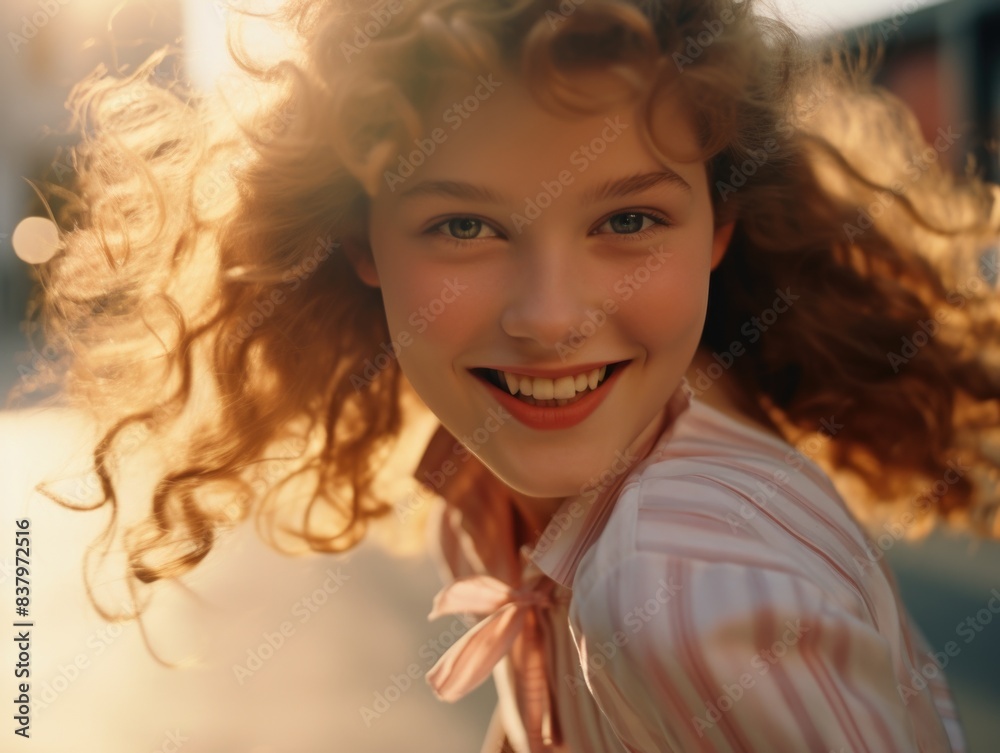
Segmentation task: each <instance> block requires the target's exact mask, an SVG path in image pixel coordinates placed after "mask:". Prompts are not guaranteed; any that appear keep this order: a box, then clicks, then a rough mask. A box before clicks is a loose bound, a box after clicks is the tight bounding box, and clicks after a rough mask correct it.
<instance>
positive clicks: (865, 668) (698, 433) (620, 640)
mask: <svg viewBox="0 0 1000 753" xmlns="http://www.w3.org/2000/svg"><path fill="white" fill-rule="evenodd" d="M664 426H665V427H666V428H665V429H664V431H663V432H662V434H661V435H660V436H659V437H658V438H656V440H655V442H654V443H652V444H651V445H650V446H648V447H647V448H643V450H644V451H645V453H644V454H641V455H640V457H641V460H639V461H638V462H635V463H634V464H633V465H632V466H631V467H630V468H629V470H628V471H627V472H625V473H623V474H621V475H620V476H619V477H618V478H616V479H615V481H614V482H613V484H610V485H609V486H608V487H607V488H606V489H604V490H603V491H602V492H601V493H600V494H594V493H591V494H590V495H588V496H580V497H574V498H571V499H568V500H566V501H565V503H564V504H563V506H562V507H561V508H560V511H559V513H557V514H556V516H555V517H553V519H552V521H551V522H550V523H549V525H548V527H547V528H546V529H545V531H544V532H543V534H542V536H541V537H540V539H538V541H537V542H536V543H535V545H534V548H529V547H527V546H522V547H521V548H520V549H519V548H518V541H519V539H518V536H517V531H518V528H517V517H516V510H515V507H514V505H513V503H512V502H511V501H510V500H509V499H506V498H505V497H504V496H503V495H499V494H497V493H496V492H495V491H492V492H491V491H490V490H491V489H492V490H495V488H496V487H495V485H493V484H489V483H483V482H478V483H477V478H478V479H480V480H483V479H485V478H486V477H485V476H483V475H482V474H488V471H486V470H485V469H484V468H483V467H482V466H481V465H480V464H479V463H478V461H476V460H475V459H474V458H473V460H472V461H469V462H467V463H465V464H464V466H463V467H462V469H461V471H460V472H459V473H457V474H455V475H453V476H452V477H451V478H450V479H449V480H448V482H447V484H446V485H444V486H443V487H442V488H439V489H437V490H436V491H437V493H438V494H440V495H442V497H443V498H444V500H445V504H442V505H440V506H439V507H438V509H437V513H438V515H437V519H436V521H435V522H434V525H435V527H436V530H437V531H438V533H439V541H438V545H439V549H438V551H437V554H438V561H439V565H440V566H441V568H442V572H443V573H444V575H445V578H446V581H448V582H449V585H447V586H446V587H445V588H444V589H443V590H442V592H441V593H439V594H438V596H437V597H436V599H435V602H434V610H433V612H432V615H431V616H432V617H434V618H436V617H438V616H440V615H443V614H447V613H469V614H475V615H478V616H480V617H482V619H481V620H480V621H479V622H478V623H477V624H476V625H475V626H474V627H473V628H472V629H470V630H469V631H468V632H467V633H466V634H465V635H464V636H463V637H462V638H461V639H460V640H459V641H458V642H456V643H455V645H453V646H452V647H451V648H450V649H449V650H448V651H447V652H446V653H445V654H444V655H443V656H442V657H441V658H440V659H439V661H438V663H437V664H436V665H435V666H434V667H433V669H432V670H431V671H430V672H429V673H428V675H427V680H428V682H429V683H430V684H431V686H432V687H433V688H434V690H435V692H436V693H437V694H438V696H439V697H441V698H442V699H445V700H455V699H457V698H460V697H461V696H463V695H464V694H465V693H467V692H468V691H469V690H471V689H472V688H474V687H476V686H477V685H478V684H479V683H480V682H482V681H483V680H484V679H485V678H487V677H488V676H489V675H490V674H491V673H492V675H493V678H494V682H495V684H496V688H497V693H498V696H499V704H498V707H497V713H496V714H495V715H494V720H493V723H492V724H491V725H490V731H489V732H488V733H487V740H486V741H485V742H484V744H483V748H482V750H483V753H487V752H489V753H501V751H503V750H513V751H516V753H538V752H539V751H572V752H573V753H612V752H614V753H622V751H629V752H630V753H667V752H668V751H675V752H677V753H701V752H704V753H709V752H712V753H723V752H729V751H734V752H735V751H755V752H759V753H793V752H794V753H801V752H802V751H812V752H815V753H859V752H862V751H867V752H869V753H903V752H906V753H911V752H916V751H919V752H920V753H932V752H933V753H938V752H940V753H948V752H950V753H961V752H962V751H964V750H965V744H964V740H963V735H962V731H961V727H960V725H959V722H958V719H957V717H956V714H955V709H954V706H953V704H952V701H951V697H950V694H949V692H948V688H947V685H946V683H945V681H944V678H943V675H942V673H941V672H940V671H937V668H936V666H935V665H933V660H932V659H931V657H930V656H929V654H928V652H929V650H930V649H929V648H928V646H927V645H926V642H925V640H924V639H923V637H922V636H921V635H920V633H919V631H918V630H917V629H916V627H915V626H914V625H913V624H912V623H911V621H910V619H909V617H908V615H907V613H906V611H905V609H904V607H903V605H902V603H901V601H900V599H899V597H898V594H897V590H896V586H895V583H894V580H893V577H892V575H891V573H890V572H889V571H888V570H887V569H886V568H885V567H883V564H882V563H883V560H882V559H881V558H878V559H875V560H873V558H871V557H870V556H869V554H868V553H867V550H866V548H865V543H866V539H865V536H864V534H863V532H862V530H861V529H860V527H859V525H858V524H857V522H856V521H855V519H854V518H853V517H852V516H851V514H850V513H849V511H848V510H847V508H846V507H845V505H844V503H843V501H842V499H841V498H840V497H839V496H838V494H837V492H836V491H835V489H834V488H833V486H832V484H831V483H830V481H829V479H828V478H827V477H826V476H825V474H824V473H823V472H822V471H821V470H820V469H819V468H818V467H817V466H816V465H815V464H813V463H812V462H811V461H809V460H808V459H806V458H804V457H803V456H802V455H800V454H798V453H796V452H795V450H793V449H792V448H791V447H790V446H789V445H788V444H786V443H784V442H782V441H781V440H779V439H778V438H776V437H772V436H770V435H768V434H766V433H764V432H762V431H758V430H756V429H754V428H751V427H748V426H744V425H743V424H741V423H738V422H736V421H734V420H733V419H731V418H729V417H728V416H726V415H725V414H723V413H720V412H719V411H717V410H715V409H713V408H711V407H709V406H707V405H705V404H703V403H701V402H699V401H697V400H696V399H689V397H688V395H687V393H686V391H684V390H683V389H681V390H678V393H677V394H675V396H674V398H673V399H672V400H671V402H670V404H669V405H668V406H667V409H666V411H665V414H664ZM454 442H455V440H454V439H453V438H452V437H451V436H450V435H449V434H448V433H447V432H446V431H445V430H444V429H443V428H441V429H439V431H438V433H437V434H435V436H434V437H433V438H432V440H431V442H430V443H429V445H428V448H427V451H426V452H425V454H424V457H423V459H422V460H421V464H420V466H419V467H418V469H417V472H416V474H415V475H416V476H417V477H418V478H423V475H422V474H423V472H424V471H428V470H434V469H435V467H436V466H437V465H439V464H440V461H441V459H442V458H444V457H447V456H449V455H450V454H451V450H452V448H453V445H454ZM574 503H575V504H574Z"/></svg>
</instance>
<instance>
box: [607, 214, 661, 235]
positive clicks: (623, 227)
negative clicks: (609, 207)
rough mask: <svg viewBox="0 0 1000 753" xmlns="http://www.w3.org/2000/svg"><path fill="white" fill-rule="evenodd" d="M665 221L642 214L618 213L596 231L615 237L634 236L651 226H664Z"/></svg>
mask: <svg viewBox="0 0 1000 753" xmlns="http://www.w3.org/2000/svg"><path fill="white" fill-rule="evenodd" d="M666 224H668V223H667V221H666V220H665V219H663V218H661V217H654V216H653V215H650V214H646V213H644V212H620V213H619V214H615V215H612V216H611V217H609V218H608V219H607V221H606V222H605V223H604V224H603V225H601V226H600V227H599V228H598V231H599V232H600V231H604V232H610V233H613V234H615V235H635V234H636V233H641V232H642V231H643V230H648V229H649V228H650V227H652V226H653V225H666Z"/></svg>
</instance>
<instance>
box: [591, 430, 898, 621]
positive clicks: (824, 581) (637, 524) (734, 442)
mask: <svg viewBox="0 0 1000 753" xmlns="http://www.w3.org/2000/svg"><path fill="white" fill-rule="evenodd" d="M717 439H718V437H717ZM722 439H723V440H724V441H721V442H718V443H716V444H714V445H713V446H712V449H706V448H705V447H698V446H697V442H696V441H695V440H693V439H692V438H691V436H690V434H689V433H688V434H685V433H681V434H679V435H678V436H677V438H676V441H675V442H672V443H671V445H670V446H669V447H668V448H667V449H668V452H665V453H662V455H661V457H659V458H658V459H656V460H655V461H654V462H651V463H649V464H647V465H645V466H644V467H643V468H642V469H641V470H640V471H639V472H638V473H636V474H635V475H633V476H632V477H630V478H629V479H628V480H627V481H626V483H625V484H624V485H623V488H622V490H621V493H620V495H619V498H618V499H617V500H616V502H615V506H614V509H613V511H612V513H611V515H610V517H609V519H608V522H607V525H606V526H605V528H604V530H603V531H602V532H601V535H600V536H599V537H598V539H597V540H596V541H595V542H594V544H593V546H591V548H590V549H589V550H588V552H587V553H586V555H585V556H584V557H583V558H582V560H581V562H580V565H579V567H578V569H577V572H576V574H575V578H574V584H573V591H574V598H575V599H585V598H587V597H588V596H589V595H590V592H592V591H593V589H595V588H598V587H599V588H602V589H603V590H605V591H617V592H619V593H621V592H623V591H625V592H628V591H629V588H628V586H627V583H628V582H629V581H632V582H634V581H635V579H636V578H639V579H640V580H643V579H644V576H643V575H642V574H641V573H640V572H638V571H640V570H643V569H648V570H650V572H651V574H657V573H658V574H660V575H662V574H663V573H664V572H665V571H666V570H667V569H672V570H673V571H675V573H676V571H679V570H683V571H684V572H685V573H686V576H685V577H688V578H694V577H696V576H697V575H698V574H699V573H700V574H708V573H710V572H711V573H716V574H718V573H723V572H725V573H726V575H725V580H726V582H727V583H733V582H737V581H740V580H742V579H745V578H751V579H757V580H758V581H768V582H772V583H777V582H778V581H780V580H782V578H791V579H792V580H793V581H795V582H797V583H799V585H800V586H802V587H803V588H807V587H808V588H816V589H818V590H819V591H820V592H825V593H827V594H828V595H829V596H831V597H832V598H835V599H838V600H839V601H840V602H841V603H842V605H844V606H845V607H847V608H849V609H851V610H852V611H854V612H856V613H858V614H859V615H862V614H864V613H866V612H870V611H871V610H872V607H871V604H870V603H869V602H870V601H871V598H870V596H869V594H868V593H867V592H868V591H869V590H870V589H871V588H872V587H873V584H874V583H875V582H877V581H879V580H880V579H881V573H880V571H879V568H878V567H876V563H875V562H874V561H873V560H872V558H871V557H870V548H869V547H868V545H867V540H866V538H865V535H864V532H863V531H862V529H861V527H860V526H859V524H858V523H857V521H856V520H855V519H854V518H853V516H852V515H851V514H850V512H849V511H848V509H847V507H846V505H845V504H844V501H843V500H842V499H841V498H840V496H839V495H838V494H837V492H836V490H835V489H834V487H833V485H832V484H831V483H830V481H829V479H828V478H827V477H826V476H825V474H823V473H822V471H821V470H820V469H819V468H818V467H817V466H815V465H814V464H812V463H811V462H810V461H808V460H806V459H804V458H803V457H802V456H801V455H798V454H797V453H796V452H795V450H794V449H792V448H791V447H790V446H788V445H783V444H782V443H780V442H778V441H776V440H771V442H770V444H768V443H767V442H763V443H757V444H755V442H754V437H753V436H752V432H751V433H750V434H749V435H748V436H739V432H735V433H734V434H733V435H732V436H726V437H724V438H722ZM789 453H791V454H789ZM737 576H738V577H737ZM656 581H657V578H653V581H652V582H654V583H655V582H656ZM744 587H747V584H746V583H744ZM633 595H634V594H633ZM868 616H869V617H871V615H868Z"/></svg>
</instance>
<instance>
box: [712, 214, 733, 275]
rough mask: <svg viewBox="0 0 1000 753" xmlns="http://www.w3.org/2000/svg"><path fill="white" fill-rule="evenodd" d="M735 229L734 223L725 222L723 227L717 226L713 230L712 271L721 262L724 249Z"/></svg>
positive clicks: (724, 253)
mask: <svg viewBox="0 0 1000 753" xmlns="http://www.w3.org/2000/svg"><path fill="white" fill-rule="evenodd" d="M735 227H736V222H735V221H733V222H727V223H726V224H725V225H719V227H717V228H715V235H714V237H713V238H712V269H713V270H714V269H715V268H716V267H718V266H719V264H720V263H721V262H722V257H724V256H725V255H726V249H728V248H729V242H730V241H731V240H732V238H733V229H734V228H735Z"/></svg>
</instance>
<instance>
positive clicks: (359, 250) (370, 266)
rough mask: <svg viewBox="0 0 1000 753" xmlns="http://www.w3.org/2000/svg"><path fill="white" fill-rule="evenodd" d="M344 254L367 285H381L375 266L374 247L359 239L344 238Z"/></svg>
mask: <svg viewBox="0 0 1000 753" xmlns="http://www.w3.org/2000/svg"><path fill="white" fill-rule="evenodd" d="M344 254H345V256H347V260H348V261H349V262H350V263H351V266H352V267H354V271H355V273H356V274H357V275H358V278H359V279H360V280H361V282H363V283H365V285H370V286H371V287H373V288H377V287H379V286H380V284H379V279H378V270H377V269H376V268H375V258H374V256H372V249H371V246H369V245H368V244H367V243H364V242H362V241H357V240H346V239H345V240H344Z"/></svg>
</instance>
